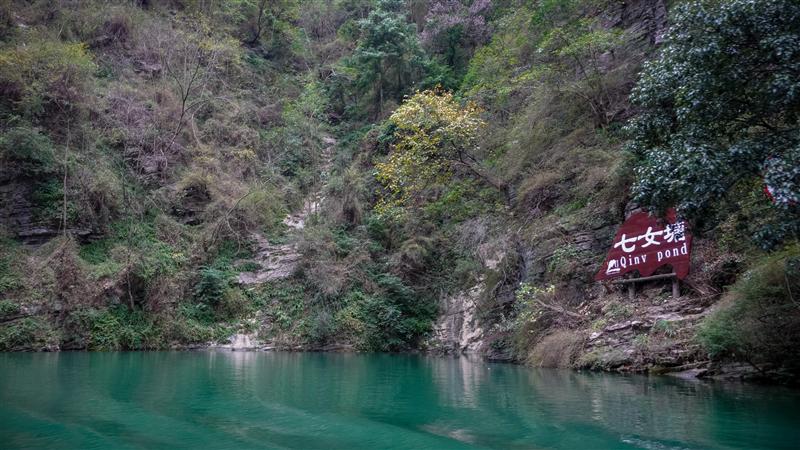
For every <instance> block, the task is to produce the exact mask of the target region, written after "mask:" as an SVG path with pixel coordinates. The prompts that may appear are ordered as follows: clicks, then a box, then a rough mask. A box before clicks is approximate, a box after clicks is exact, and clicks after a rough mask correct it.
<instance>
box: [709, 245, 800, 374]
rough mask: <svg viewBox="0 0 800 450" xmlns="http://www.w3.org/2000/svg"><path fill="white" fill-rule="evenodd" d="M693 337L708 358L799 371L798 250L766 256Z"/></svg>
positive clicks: (799, 280)
mask: <svg viewBox="0 0 800 450" xmlns="http://www.w3.org/2000/svg"><path fill="white" fill-rule="evenodd" d="M729 302H730V303H728V304H723V306H722V307H721V308H720V309H718V310H717V311H716V312H715V313H713V314H712V315H711V316H709V317H708V319H706V320H705V322H704V323H703V325H702V327H701V328H700V331H699V333H698V338H699V341H700V343H701V344H702V345H703V347H704V348H705V349H706V351H707V352H708V353H709V355H710V356H711V357H712V358H717V359H724V358H728V357H732V358H736V359H740V360H744V361H748V362H750V363H751V364H753V365H754V366H755V367H757V368H759V369H760V370H764V368H785V369H788V370H790V371H792V372H793V373H798V372H800V351H799V350H798V347H797V342H800V246H797V245H794V246H791V247H789V248H787V249H786V250H784V251H781V252H777V253H775V254H773V255H770V256H768V257H765V258H764V259H763V260H762V261H760V262H759V263H758V264H756V265H755V267H754V268H753V269H752V270H750V271H749V272H747V273H745V274H744V275H743V276H742V278H741V279H740V280H739V281H738V282H737V283H736V285H735V286H734V288H733V290H732V293H731V298H730V299H729Z"/></svg>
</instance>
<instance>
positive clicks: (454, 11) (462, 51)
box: [420, 0, 492, 72]
mask: <svg viewBox="0 0 800 450" xmlns="http://www.w3.org/2000/svg"><path fill="white" fill-rule="evenodd" d="M491 7H492V2H491V0H475V1H473V2H472V3H471V4H470V5H467V4H466V2H464V1H462V0H437V1H435V2H433V3H432V5H431V6H430V9H429V10H428V13H427V14H426V15H425V27H424V29H423V31H422V33H421V35H420V37H421V40H422V42H423V44H425V47H426V48H428V49H431V50H433V51H435V52H436V53H438V54H440V55H442V57H443V58H444V60H445V62H446V63H447V65H448V66H450V67H452V68H453V69H454V70H456V71H458V72H461V71H463V70H464V68H465V67H466V64H467V63H468V62H469V57H470V56H471V54H472V52H473V51H474V49H475V48H476V47H478V46H479V45H481V44H483V43H485V42H486V41H487V39H489V34H490V33H489V25H488V24H487V23H486V17H485V16H486V14H487V13H488V12H489V10H491Z"/></svg>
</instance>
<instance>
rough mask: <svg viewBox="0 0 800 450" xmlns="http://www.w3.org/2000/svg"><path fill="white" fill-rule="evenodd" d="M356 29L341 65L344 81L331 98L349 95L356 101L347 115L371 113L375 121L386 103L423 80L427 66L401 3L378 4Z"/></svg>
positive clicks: (395, 0)
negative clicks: (353, 45)
mask: <svg viewBox="0 0 800 450" xmlns="http://www.w3.org/2000/svg"><path fill="white" fill-rule="evenodd" d="M358 25H359V27H360V29H361V34H360V37H359V39H358V45H357V47H356V48H355V50H353V54H352V55H351V56H350V57H348V58H346V59H345V60H344V62H343V67H342V69H343V73H344V74H345V76H347V79H346V81H344V80H343V84H344V85H343V86H339V87H337V86H336V85H333V86H332V87H333V91H332V92H331V96H332V97H340V98H343V97H344V96H345V95H346V94H344V92H342V91H352V92H353V93H354V94H355V96H356V98H357V99H358V101H357V102H356V103H354V104H352V105H348V111H347V112H348V114H349V115H351V116H353V117H362V116H363V115H362V114H361V113H360V111H371V112H372V116H373V117H375V116H377V115H380V114H382V113H383V111H384V108H385V106H386V103H387V102H389V101H394V102H399V101H400V100H401V99H402V98H403V95H405V94H406V93H407V92H408V90H409V88H411V87H412V86H414V85H415V84H416V83H417V82H419V81H421V80H422V79H423V78H424V77H425V75H426V72H427V67H428V65H429V62H428V61H427V59H426V58H425V54H424V52H423V51H422V47H421V46H420V44H419V41H418V39H417V35H416V32H415V29H414V28H415V27H414V24H413V23H409V22H407V21H406V17H405V4H404V3H403V2H402V1H400V0H378V2H377V5H376V7H375V9H374V10H372V11H371V12H370V14H369V16H367V18H366V19H363V20H360V21H359V22H358ZM337 90H338V91H337Z"/></svg>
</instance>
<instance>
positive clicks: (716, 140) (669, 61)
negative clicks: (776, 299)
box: [629, 0, 800, 247]
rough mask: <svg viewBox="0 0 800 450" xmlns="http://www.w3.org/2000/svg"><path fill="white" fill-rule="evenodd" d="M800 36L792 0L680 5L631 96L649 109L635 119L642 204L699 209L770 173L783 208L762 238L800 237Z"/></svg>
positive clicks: (770, 242) (799, 15)
mask: <svg viewBox="0 0 800 450" xmlns="http://www.w3.org/2000/svg"><path fill="white" fill-rule="evenodd" d="M799 34H800V4H798V3H797V2H796V1H792V0H763V1H750V0H733V1H729V2H716V1H705V0H700V1H693V2H689V3H687V4H684V5H680V6H678V7H677V8H676V12H675V14H674V23H673V26H672V27H671V28H670V31H669V32H668V34H667V36H666V38H665V44H664V46H663V47H662V49H661V51H660V53H659V55H658V57H657V58H655V59H654V60H652V61H650V62H648V63H647V64H646V65H645V67H644V70H643V72H642V74H641V77H640V80H639V83H638V85H637V86H636V88H635V89H634V91H633V93H632V96H631V99H632V100H633V102H634V103H636V104H637V105H639V106H640V107H641V108H642V112H641V114H640V115H639V116H638V117H637V118H636V119H635V120H633V121H632V123H631V124H630V127H629V130H630V132H631V135H632V141H631V144H630V146H629V149H630V151H631V152H633V154H634V155H635V156H636V157H637V158H638V161H637V163H636V174H637V178H638V181H637V183H636V184H635V186H634V191H635V193H636V195H637V199H638V200H639V201H640V202H642V203H644V204H649V205H653V206H657V207H660V208H667V207H670V206H673V205H677V206H678V207H679V208H680V209H681V210H682V211H683V212H685V213H688V214H690V215H695V216H699V215H700V214H701V213H702V212H704V211H707V210H708V209H709V208H710V207H712V206H714V205H715V204H717V202H719V201H720V200H722V199H727V200H731V201H732V202H734V203H736V202H738V201H739V200H738V198H735V197H733V196H732V195H731V193H732V192H733V191H734V189H733V188H734V187H735V186H737V185H738V184H740V183H743V182H744V183H750V182H751V181H752V180H754V179H760V178H762V177H763V183H762V186H763V187H766V188H767V189H769V191H770V196H771V197H772V200H773V203H774V207H775V208H777V209H778V210H779V212H780V214H779V216H778V218H777V219H776V220H775V222H774V223H772V224H768V225H767V226H765V227H764V228H763V229H762V230H761V232H760V234H759V235H758V236H757V237H758V238H760V240H761V242H762V244H763V245H764V246H765V247H771V246H774V245H775V244H777V243H779V242H780V241H782V240H785V239H791V237H792V236H793V235H794V236H796V235H797V232H798V230H800V208H798V205H797V204H798V202H799V201H800V77H798V66H799V65H800V41H798V38H797V36H798V35H799ZM751 185H752V184H751ZM764 185H765V186H764ZM763 201H764V202H767V199H766V198H764V200H763Z"/></svg>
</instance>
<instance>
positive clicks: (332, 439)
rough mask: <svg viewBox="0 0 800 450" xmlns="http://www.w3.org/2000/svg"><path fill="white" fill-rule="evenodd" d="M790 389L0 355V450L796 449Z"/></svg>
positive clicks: (454, 365)
mask: <svg viewBox="0 0 800 450" xmlns="http://www.w3.org/2000/svg"><path fill="white" fill-rule="evenodd" d="M798 400H800V395H798V392H797V391H792V390H789V389H782V388H764V387H758V386H751V385H741V384H730V385H724V384H708V383H701V382H686V381H683V380H678V379H673V378H668V377H641V376H631V377H623V376H611V375H602V374H586V373H576V372H569V371H554V370H530V369H526V368H523V367H518V366H511V365H502V364H485V363H483V362H480V361H475V360H472V359H469V358H463V357H462V358H433V357H425V356H413V355H355V354H299V353H271V354H270V353H252V352H194V353H179V352H174V353H170V352H164V353H97V354H87V353H64V354H27V355H21V354H2V355H0V439H1V440H0V442H3V446H4V448H37V447H39V448H44V447H52V446H61V447H64V448H88V447H94V448H109V447H120V446H131V447H164V448H167V447H170V448H173V447H182V448H187V447H195V448H196V447H203V448H231V447H235V448H436V449H439V448H479V447H483V448H596V449H605V448H660V449H673V448H674V449H677V448H693V449H694V448H787V449H788V448H796V447H797V443H798V442H800V431H798V427H797V425H798V424H800V411H798V409H797V408H796V407H795V406H794V405H795V404H796V403H797V401H798Z"/></svg>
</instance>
